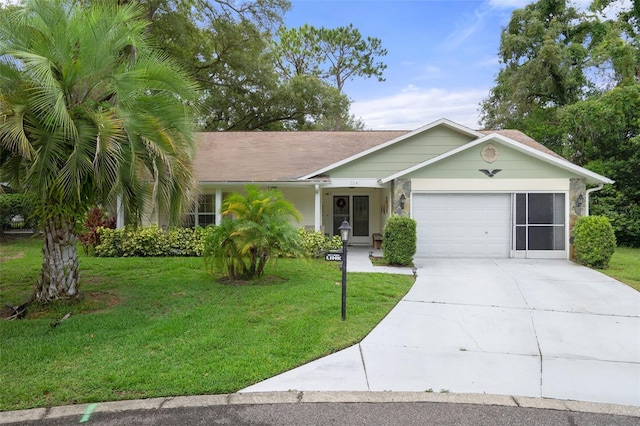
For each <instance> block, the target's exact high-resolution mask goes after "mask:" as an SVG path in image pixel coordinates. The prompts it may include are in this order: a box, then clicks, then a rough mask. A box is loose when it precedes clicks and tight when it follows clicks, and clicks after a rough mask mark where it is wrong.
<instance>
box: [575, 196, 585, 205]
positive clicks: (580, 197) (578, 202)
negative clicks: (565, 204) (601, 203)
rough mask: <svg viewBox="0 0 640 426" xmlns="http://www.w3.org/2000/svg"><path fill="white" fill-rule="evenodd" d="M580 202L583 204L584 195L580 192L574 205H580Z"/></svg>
mask: <svg viewBox="0 0 640 426" xmlns="http://www.w3.org/2000/svg"><path fill="white" fill-rule="evenodd" d="M582 204H584V195H582V194H580V195H578V198H577V199H576V207H582Z"/></svg>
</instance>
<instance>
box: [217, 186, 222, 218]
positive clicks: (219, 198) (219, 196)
mask: <svg viewBox="0 0 640 426" xmlns="http://www.w3.org/2000/svg"><path fill="white" fill-rule="evenodd" d="M221 211H222V188H216V225H220V223H222V215H221V214H220V212H221Z"/></svg>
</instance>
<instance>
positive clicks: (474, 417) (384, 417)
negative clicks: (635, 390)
mask: <svg viewBox="0 0 640 426" xmlns="http://www.w3.org/2000/svg"><path fill="white" fill-rule="evenodd" d="M82 420H84V421H82ZM11 424H13V425H38V426H61V425H78V424H80V425H82V424H86V425H91V426H108V425H109V426H110V425H154V426H164V425H167V426H168V425H171V426H174V425H189V426H197V425H240V426H242V425H247V426H248V425H251V426H254V425H256V426H257V425H283V426H287V425H296V426H304V425H349V426H356V425H394V426H396V425H492V426H500V425H505V426H506V425H509V426H513V425H537V426H543V425H570V426H578V425H585V426H586V425H589V426H598V425H603V426H604V425H606V426H611V425H621V426H623V425H624V426H626V425H628V426H632V425H633V426H638V425H640V418H638V417H628V416H621V415H612V414H596V413H585V412H575V411H560V410H543V409H535V408H523V407H504V406H491V405H475V404H450V403H427V402H412V403H317V404H312V403H305V404H300V403H293V404H250V405H214V406H208V407H180V408H174V409H152V410H132V411H121V412H106V413H94V414H92V415H91V416H90V417H89V418H83V417H82V416H78V415H74V416H69V417H59V418H54V419H44V420H37V421H29V422H19V423H11Z"/></svg>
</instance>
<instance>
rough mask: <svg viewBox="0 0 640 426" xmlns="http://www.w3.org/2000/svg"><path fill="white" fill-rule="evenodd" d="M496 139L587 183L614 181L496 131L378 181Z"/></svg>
mask: <svg viewBox="0 0 640 426" xmlns="http://www.w3.org/2000/svg"><path fill="white" fill-rule="evenodd" d="M496 139H498V140H499V141H500V142H501V143H503V144H505V145H507V146H510V147H511V148H514V149H516V150H518V151H521V152H524V153H527V154H529V155H531V156H532V157H535V158H538V159H540V160H542V161H545V162H547V163H550V164H553V165H555V166H558V167H560V168H562V169H565V170H568V171H571V172H573V173H576V174H578V175H580V176H583V177H585V178H586V179H587V180H588V182H589V183H614V182H615V181H613V180H611V179H609V178H607V177H605V176H602V175H599V174H597V173H594V172H592V171H590V170H587V169H585V168H584V167H580V166H577V165H575V164H573V163H571V162H569V161H567V160H564V159H560V158H557V157H554V156H553V155H549V154H547V153H545V152H542V151H539V150H537V149H535V148H531V147H530V146H527V145H525V144H522V143H520V142H517V141H514V140H513V139H509V138H507V137H506V136H503V135H500V134H498V133H491V134H488V135H486V136H483V137H481V138H480V139H477V140H475V141H473V142H469V143H468V144H466V145H462V146H460V147H458V148H455V149H452V150H451V151H447V152H445V153H444V154H441V155H439V156H437V157H434V158H431V159H429V160H427V161H424V162H422V163H419V164H416V165H415V166H412V167H409V168H407V169H405V170H402V171H400V172H398V173H395V174H393V175H391V176H387V177H385V178H383V179H380V183H383V184H384V183H388V182H390V181H392V180H394V179H398V178H400V177H402V176H405V175H407V174H409V173H412V172H414V171H416V170H419V169H421V168H423V167H427V166H429V165H430V164H433V163H437V162H438V161H442V160H444V159H445V158H448V157H451V156H452V155H456V154H457V153H459V152H462V151H464V150H467V149H471V148H473V147H475V146H478V145H480V144H482V143H485V142H488V141H491V140H496Z"/></svg>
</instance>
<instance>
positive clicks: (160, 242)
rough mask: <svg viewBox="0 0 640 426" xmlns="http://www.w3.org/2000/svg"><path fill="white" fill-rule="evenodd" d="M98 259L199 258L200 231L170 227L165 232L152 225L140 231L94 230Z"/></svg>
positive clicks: (129, 229)
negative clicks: (97, 240)
mask: <svg viewBox="0 0 640 426" xmlns="http://www.w3.org/2000/svg"><path fill="white" fill-rule="evenodd" d="M97 233H98V235H99V237H100V244H99V245H98V246H96V248H95V254H96V256H100V257H159V256H202V254H203V251H204V229H202V228H193V229H191V228H174V229H172V230H171V231H169V232H168V233H166V232H164V231H163V230H162V229H161V228H159V227H157V226H156V225H151V226H146V227H142V228H137V229H134V228H124V229H109V228H103V227H101V228H98V231H97Z"/></svg>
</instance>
